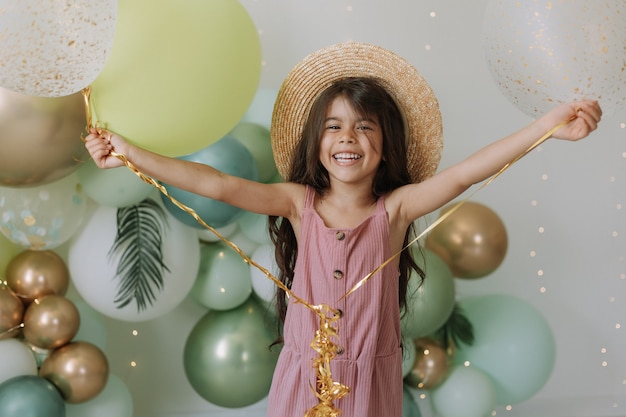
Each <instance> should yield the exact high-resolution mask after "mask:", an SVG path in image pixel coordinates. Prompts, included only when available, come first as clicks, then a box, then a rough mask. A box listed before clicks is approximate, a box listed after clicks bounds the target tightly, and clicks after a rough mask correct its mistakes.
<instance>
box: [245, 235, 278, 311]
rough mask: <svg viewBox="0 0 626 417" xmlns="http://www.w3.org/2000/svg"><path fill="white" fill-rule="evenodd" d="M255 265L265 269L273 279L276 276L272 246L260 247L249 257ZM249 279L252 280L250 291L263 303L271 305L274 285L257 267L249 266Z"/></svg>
mask: <svg viewBox="0 0 626 417" xmlns="http://www.w3.org/2000/svg"><path fill="white" fill-rule="evenodd" d="M250 259H252V260H253V261H254V262H256V263H257V264H259V265H261V266H262V267H263V268H266V269H267V270H268V271H269V272H270V273H271V274H272V275H274V276H275V277H277V276H278V265H277V264H276V259H275V258H274V245H272V244H265V245H260V246H259V247H258V248H257V249H256V250H255V251H254V252H253V253H252V256H250ZM250 278H251V279H252V290H253V291H254V293H255V294H256V295H257V296H258V297H259V298H260V299H261V300H263V301H265V302H267V303H272V302H273V301H274V294H275V293H276V284H274V282H273V281H272V280H271V279H270V278H269V277H268V276H267V275H265V273H264V272H262V271H261V270H259V269H258V268H257V267H255V266H253V265H250Z"/></svg>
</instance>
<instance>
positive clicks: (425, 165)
mask: <svg viewBox="0 0 626 417" xmlns="http://www.w3.org/2000/svg"><path fill="white" fill-rule="evenodd" d="M345 77H371V78H375V79H376V80H378V82H379V83H380V84H381V85H382V86H383V87H384V88H385V89H387V91H388V92H389V93H390V94H391V95H392V96H393V98H394V99H395V100H396V102H397V104H398V107H399V108H400V111H401V112H402V113H403V115H404V119H405V125H406V129H407V138H408V139H407V140H408V142H409V143H408V144H407V163H408V169H409V173H410V175H411V179H412V181H413V182H420V181H423V180H424V179H426V178H428V177H430V176H432V175H433V174H434V173H435V172H436V171H437V166H438V164H439V160H440V159H441V152H442V149H443V129H442V121H441V113H440V111H439V103H438V101H437V97H436V96H435V94H434V93H433V90H432V89H431V88H430V86H429V85H428V83H427V82H426V80H425V79H424V78H423V77H422V75H421V74H420V73H419V72H418V71H417V69H416V68H415V67H414V66H413V65H411V64H410V63H409V62H408V61H406V60H405V59H404V58H402V57H400V56H399V55H397V54H395V53H393V52H391V51H389V50H387V49H384V48H381V47H379V46H375V45H370V44H364V43H358V42H347V43H340V44H336V45H331V46H329V47H326V48H323V49H321V50H319V51H317V52H314V53H312V54H311V55H309V56H307V57H306V58H304V59H303V60H302V61H300V62H299V63H298V64H297V65H296V66H295V67H294V68H293V69H292V70H291V72H290V73H289V74H288V75H287V78H285V81H284V82H283V84H282V86H281V88H280V90H279V91H278V95H277V97H276V103H275V105H274V111H273V114H272V124H271V129H270V130H271V138H272V149H273V152H274V160H275V162H276V167H277V168H278V172H279V173H280V175H281V176H282V177H283V178H287V176H288V173H289V171H290V168H291V162H292V161H293V153H294V151H295V149H296V145H297V142H298V141H299V140H300V139H301V136H302V130H303V128H304V124H305V122H306V119H307V117H308V115H309V111H310V109H311V106H312V104H313V102H314V101H315V99H316V98H317V96H318V95H319V94H320V93H321V92H322V91H323V90H324V89H326V88H327V87H329V86H330V85H331V84H332V83H333V82H334V81H336V80H338V79H341V78H345Z"/></svg>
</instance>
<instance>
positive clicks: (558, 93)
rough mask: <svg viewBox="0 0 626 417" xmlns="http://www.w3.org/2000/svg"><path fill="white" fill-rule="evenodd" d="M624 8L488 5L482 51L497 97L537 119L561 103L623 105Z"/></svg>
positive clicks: (619, 1) (619, 0)
mask: <svg viewBox="0 0 626 417" xmlns="http://www.w3.org/2000/svg"><path fill="white" fill-rule="evenodd" d="M624 45H626V2H625V1H623V0H613V1H601V2H589V1H583V0H569V1H548V0H537V1H522V2H514V1H505V0H489V2H488V4H487V8H486V11H485V15H484V22H483V48H484V52H485V56H486V59H487V63H488V66H489V70H490V72H491V74H492V76H493V78H494V80H495V82H496V83H497V85H498V88H499V89H500V91H501V92H502V93H503V94H504V95H505V96H506V97H507V98H508V99H509V100H511V101H512V102H513V104H515V105H516V106H517V107H518V108H519V109H520V110H522V111H523V112H524V113H526V114H527V115H529V116H531V117H533V118H534V117H537V116H539V115H541V114H543V113H545V112H546V111H547V110H549V109H550V108H552V107H554V106H555V105H557V104H559V103H562V102H569V101H574V100H583V99H592V100H594V99H595V100H598V101H599V102H600V105H601V106H602V107H603V110H604V115H605V117H607V116H610V115H611V114H613V113H614V112H615V111H616V110H617V109H619V108H620V107H622V106H624V104H626V48H624Z"/></svg>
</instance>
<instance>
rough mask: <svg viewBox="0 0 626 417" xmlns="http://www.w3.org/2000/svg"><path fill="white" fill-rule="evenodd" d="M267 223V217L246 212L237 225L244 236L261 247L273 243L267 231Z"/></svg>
mask: <svg viewBox="0 0 626 417" xmlns="http://www.w3.org/2000/svg"><path fill="white" fill-rule="evenodd" d="M267 221H268V219H267V216H265V215H262V214H257V213H253V212H251V211H246V212H244V213H243V214H242V215H241V217H240V218H239V220H237V223H238V224H239V228H240V229H241V232H242V233H243V234H244V235H246V236H247V237H248V238H250V239H252V240H253V241H254V242H255V243H258V244H259V245H265V244H270V243H272V241H271V240H270V235H269V232H268V230H267V224H268V223H267Z"/></svg>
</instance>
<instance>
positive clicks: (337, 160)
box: [319, 95, 383, 183]
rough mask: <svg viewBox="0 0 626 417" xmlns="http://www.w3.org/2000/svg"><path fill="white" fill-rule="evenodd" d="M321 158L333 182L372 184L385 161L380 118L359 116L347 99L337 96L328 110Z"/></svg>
mask: <svg viewBox="0 0 626 417" xmlns="http://www.w3.org/2000/svg"><path fill="white" fill-rule="evenodd" d="M319 159H320V162H321V163H322V165H323V166H324V168H326V170H327V171H328V175H329V177H330V179H331V182H332V181H333V180H338V181H341V182H346V183H350V182H361V181H368V182H370V183H371V182H372V181H373V180H374V177H375V175H376V172H377V170H378V166H379V165H380V162H381V161H382V159H383V134H382V130H381V127H380V125H379V121H378V117H376V116H373V115H372V116H369V115H360V114H358V113H356V112H355V110H354V107H353V106H352V105H351V104H350V102H349V101H348V99H347V98H346V97H345V96H343V95H340V96H337V97H335V98H334V99H333V100H332V102H331V103H330V105H329V106H328V108H327V111H326V118H325V120H324V127H323V132H322V137H321V140H320V143H319Z"/></svg>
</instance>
